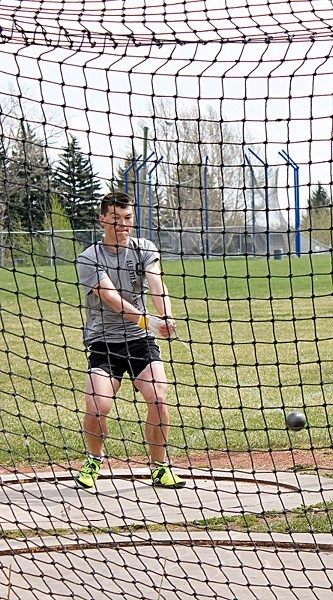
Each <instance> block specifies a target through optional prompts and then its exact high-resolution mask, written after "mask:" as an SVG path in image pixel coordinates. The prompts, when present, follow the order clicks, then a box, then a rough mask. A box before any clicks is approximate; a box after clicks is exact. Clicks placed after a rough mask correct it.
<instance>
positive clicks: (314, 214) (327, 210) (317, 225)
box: [302, 181, 333, 247]
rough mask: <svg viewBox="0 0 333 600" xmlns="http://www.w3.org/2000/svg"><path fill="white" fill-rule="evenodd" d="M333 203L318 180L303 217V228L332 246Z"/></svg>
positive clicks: (318, 240)
mask: <svg viewBox="0 0 333 600" xmlns="http://www.w3.org/2000/svg"><path fill="white" fill-rule="evenodd" d="M332 217H333V215H332V204H331V201H330V198H329V195H328V194H327V192H326V190H325V188H323V186H322V185H321V183H320V182H319V181H318V186H317V188H316V189H315V190H314V191H313V192H312V194H311V196H310V198H309V202H308V208H307V210H306V212H305V214H304V215H303V218H302V230H303V231H304V232H305V233H308V234H309V235H310V236H311V238H312V239H313V240H316V241H317V242H321V243H322V244H326V245H327V246H330V247H331V246H332V222H333V218H332Z"/></svg>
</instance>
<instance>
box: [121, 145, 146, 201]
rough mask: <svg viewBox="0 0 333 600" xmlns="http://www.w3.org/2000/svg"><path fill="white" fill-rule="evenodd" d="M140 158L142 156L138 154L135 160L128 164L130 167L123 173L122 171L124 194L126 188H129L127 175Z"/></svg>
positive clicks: (126, 190)
mask: <svg viewBox="0 0 333 600" xmlns="http://www.w3.org/2000/svg"><path fill="white" fill-rule="evenodd" d="M141 156H142V154H140V155H139V156H138V157H137V158H135V159H134V160H133V162H132V163H131V164H130V166H129V167H127V169H125V171H124V182H125V194H128V187H129V182H128V173H129V172H130V170H131V169H133V167H134V166H135V165H136V163H137V162H138V161H139V160H140V158H141Z"/></svg>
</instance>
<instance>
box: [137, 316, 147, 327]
mask: <svg viewBox="0 0 333 600" xmlns="http://www.w3.org/2000/svg"><path fill="white" fill-rule="evenodd" d="M138 325H139V327H141V329H148V325H149V317H146V316H145V315H141V317H140V319H139V320H138Z"/></svg>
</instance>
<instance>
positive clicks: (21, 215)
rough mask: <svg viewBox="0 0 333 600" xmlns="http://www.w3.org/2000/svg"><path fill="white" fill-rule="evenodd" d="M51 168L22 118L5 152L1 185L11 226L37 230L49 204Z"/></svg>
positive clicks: (42, 149)
mask: <svg viewBox="0 0 333 600" xmlns="http://www.w3.org/2000/svg"><path fill="white" fill-rule="evenodd" d="M50 174H51V168H50V165H49V163H48V160H47V156H46V153H45V147H44V145H43V143H42V141H41V140H40V139H39V138H38V137H37V135H36V134H35V133H34V132H33V131H32V129H31V127H30V125H29V124H28V123H24V122H22V123H21V125H20V128H19V130H18V133H17V138H16V140H15V142H14V144H13V146H12V147H11V149H10V150H9V151H8V152H7V157H6V162H5V166H4V171H3V174H2V185H3V192H4V197H5V200H6V217H7V222H8V226H9V228H10V229H11V230H13V229H16V228H18V227H20V228H23V229H24V230H28V231H37V230H40V229H41V228H42V227H43V222H44V218H45V215H46V214H47V213H48V211H49V208H50V201H49V187H50V186H49V179H50Z"/></svg>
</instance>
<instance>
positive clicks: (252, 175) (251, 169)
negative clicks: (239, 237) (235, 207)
mask: <svg viewBox="0 0 333 600" xmlns="http://www.w3.org/2000/svg"><path fill="white" fill-rule="evenodd" d="M245 160H246V162H247V164H248V165H249V167H250V171H251V184H252V188H251V192H252V240H253V242H252V246H253V256H255V255H256V215H255V206H256V203H255V193H254V184H255V176H254V170H253V167H252V164H251V161H250V159H249V157H248V156H247V154H245Z"/></svg>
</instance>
